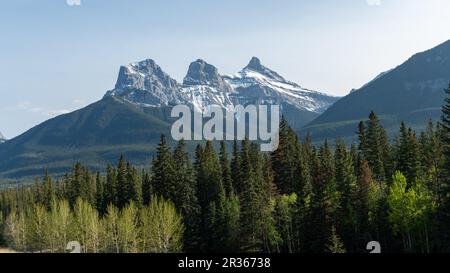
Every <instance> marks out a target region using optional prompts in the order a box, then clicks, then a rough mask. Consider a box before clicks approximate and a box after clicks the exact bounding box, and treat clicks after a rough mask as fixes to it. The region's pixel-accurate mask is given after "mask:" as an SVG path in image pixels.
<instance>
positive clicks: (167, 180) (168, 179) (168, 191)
mask: <svg viewBox="0 0 450 273" xmlns="http://www.w3.org/2000/svg"><path fill="white" fill-rule="evenodd" d="M174 170H175V166H174V163H173V156H172V153H171V151H170V148H169V146H168V145H167V142H166V137H165V136H164V135H161V140H160V143H159V144H158V148H157V149H156V158H155V159H154V160H153V165H152V186H153V191H154V193H155V194H156V196H160V197H163V198H165V199H168V200H173V199H172V198H173V193H175V192H176V183H175V181H174Z"/></svg>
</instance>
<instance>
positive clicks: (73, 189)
mask: <svg viewBox="0 0 450 273" xmlns="http://www.w3.org/2000/svg"><path fill="white" fill-rule="evenodd" d="M82 180H83V168H82V166H81V163H79V162H78V163H76V164H75V165H74V167H73V171H72V175H71V177H70V181H69V188H68V191H69V192H68V195H69V203H70V205H71V206H73V205H75V201H76V199H77V198H78V197H80V196H81V193H82V184H83V182H82Z"/></svg>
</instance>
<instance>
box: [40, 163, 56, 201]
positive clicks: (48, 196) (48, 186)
mask: <svg viewBox="0 0 450 273" xmlns="http://www.w3.org/2000/svg"><path fill="white" fill-rule="evenodd" d="M42 190H43V192H44V193H43V200H42V203H43V204H44V206H45V207H46V208H47V209H50V206H51V203H52V200H53V198H54V197H55V192H54V189H53V182H52V179H51V178H50V175H49V174H48V170H45V175H44V185H43V189H42Z"/></svg>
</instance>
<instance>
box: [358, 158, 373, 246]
mask: <svg viewBox="0 0 450 273" xmlns="http://www.w3.org/2000/svg"><path fill="white" fill-rule="evenodd" d="M358 165H359V169H360V170H359V175H358V186H357V192H356V200H355V207H356V218H357V226H358V230H359V234H360V235H359V238H356V239H358V242H361V243H363V242H367V241H368V240H370V223H369V198H370V197H369V196H370V193H371V190H372V187H373V180H372V171H371V170H370V168H369V164H368V163H367V161H366V160H362V159H360V163H359V164H358ZM359 240H360V241H359Z"/></svg>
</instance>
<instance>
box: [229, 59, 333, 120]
mask: <svg viewBox="0 0 450 273" xmlns="http://www.w3.org/2000/svg"><path fill="white" fill-rule="evenodd" d="M225 80H226V82H227V83H229V84H230V85H231V86H232V87H233V89H234V90H236V91H237V92H238V93H239V97H241V98H252V100H253V101H252V100H250V101H249V100H247V103H257V102H259V103H261V102H263V103H281V104H283V103H287V104H289V105H292V106H294V107H296V108H298V109H301V110H306V111H310V112H315V113H320V112H322V111H324V110H325V109H326V108H328V107H329V106H330V105H331V104H332V103H334V102H335V101H336V100H337V99H338V98H335V97H332V96H328V95H326V94H323V93H320V92H317V91H313V90H309V89H305V88H302V87H301V86H300V85H298V84H296V83H294V82H290V81H287V80H286V79H284V78H283V77H282V76H281V75H279V74H278V73H277V72H275V71H273V70H271V69H270V68H267V67H265V66H264V65H262V64H261V61H260V60H259V59H258V58H257V57H253V58H252V59H251V60H250V63H249V64H248V65H247V66H246V67H245V68H244V69H243V70H241V71H240V72H238V73H237V74H236V75H234V76H226V77H225Z"/></svg>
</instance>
